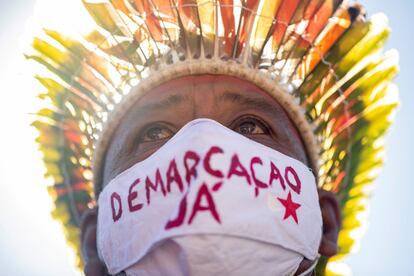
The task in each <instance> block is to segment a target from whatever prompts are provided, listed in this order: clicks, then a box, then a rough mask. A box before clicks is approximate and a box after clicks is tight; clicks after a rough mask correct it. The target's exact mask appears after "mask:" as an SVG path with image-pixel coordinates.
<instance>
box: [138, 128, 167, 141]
mask: <svg viewBox="0 0 414 276" xmlns="http://www.w3.org/2000/svg"><path fill="white" fill-rule="evenodd" d="M172 135H173V132H172V131H171V130H170V129H168V128H167V127H165V126H160V125H157V126H152V127H149V128H147V129H146V130H145V131H144V133H143V135H142V139H141V141H142V142H152V141H158V140H164V139H168V138H170V137H171V136H172Z"/></svg>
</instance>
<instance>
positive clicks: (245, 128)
mask: <svg viewBox="0 0 414 276" xmlns="http://www.w3.org/2000/svg"><path fill="white" fill-rule="evenodd" d="M235 130H236V131H237V132H239V133H240V134H243V135H256V134H266V133H269V131H268V129H267V128H266V127H265V126H264V124H263V123H261V122H259V121H258V120H256V119H245V120H242V121H240V122H239V123H238V124H237V125H236V128H235Z"/></svg>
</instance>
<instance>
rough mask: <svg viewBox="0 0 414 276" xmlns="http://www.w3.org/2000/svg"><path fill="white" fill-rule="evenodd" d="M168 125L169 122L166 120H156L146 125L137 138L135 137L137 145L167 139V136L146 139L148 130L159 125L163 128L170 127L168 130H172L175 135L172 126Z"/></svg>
mask: <svg viewBox="0 0 414 276" xmlns="http://www.w3.org/2000/svg"><path fill="white" fill-rule="evenodd" d="M168 125H169V124H167V123H165V122H154V123H149V124H147V125H145V126H144V127H143V128H142V130H141V131H140V132H139V133H138V135H137V139H135V143H136V145H139V144H143V143H150V142H159V141H164V140H165V139H167V138H165V139H159V140H153V141H144V139H145V135H147V134H148V131H149V130H150V129H152V128H156V127H159V128H162V129H168V131H170V132H171V134H172V135H174V131H173V130H171V128H170V127H168ZM172 135H171V136H172Z"/></svg>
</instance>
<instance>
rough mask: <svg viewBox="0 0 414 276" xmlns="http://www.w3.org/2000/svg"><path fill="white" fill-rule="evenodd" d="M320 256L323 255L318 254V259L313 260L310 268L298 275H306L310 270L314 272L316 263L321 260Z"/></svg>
mask: <svg viewBox="0 0 414 276" xmlns="http://www.w3.org/2000/svg"><path fill="white" fill-rule="evenodd" d="M320 257H321V255H320V254H318V256H317V257H316V259H315V261H314V262H313V264H312V265H311V266H310V267H309V268H308V269H306V270H305V271H304V272H302V273H301V274H299V275H298V276H306V275H308V274H309V272H312V271H313V270H314V269H315V267H316V265H317V264H318V261H319V258H320Z"/></svg>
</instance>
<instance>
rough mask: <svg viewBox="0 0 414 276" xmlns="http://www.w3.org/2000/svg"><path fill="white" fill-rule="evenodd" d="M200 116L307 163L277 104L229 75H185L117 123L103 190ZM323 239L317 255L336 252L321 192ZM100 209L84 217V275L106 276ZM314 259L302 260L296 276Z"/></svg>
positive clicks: (335, 226)
mask: <svg viewBox="0 0 414 276" xmlns="http://www.w3.org/2000/svg"><path fill="white" fill-rule="evenodd" d="M197 118H210V119H213V120H215V121H217V122H219V123H221V124H222V125H224V126H226V127H227V128H230V129H232V130H234V131H236V132H238V133H240V134H242V135H244V136H246V137H248V138H250V139H252V140H254V141H256V142H258V143H261V144H263V145H266V146H268V147H270V148H273V149H275V150H277V151H279V152H282V153H284V154H286V155H288V156H290V157H292V158H295V159H297V160H299V161H301V162H303V163H305V164H307V165H308V161H307V157H306V153H305V149H304V146H303V144H302V141H301V139H300V136H299V134H298V133H297V131H296V128H295V127H294V125H293V123H292V122H291V121H290V119H289V118H288V116H287V114H286V113H285V111H284V110H283V107H281V106H280V105H279V104H278V102H277V101H276V100H275V99H274V98H273V97H272V96H270V95H269V94H267V93H266V92H264V91H262V90H261V89H260V88H258V87H256V86H255V85H253V84H251V83H249V82H246V81H243V80H240V79H237V78H233V77H229V76H212V75H203V76H193V77H184V78H180V79H176V80H173V81H170V82H168V83H166V84H163V85H161V86H159V87H157V88H156V89H153V90H152V91H150V92H148V93H147V94H145V95H143V96H142V97H141V98H140V100H139V101H137V102H136V103H135V104H134V105H133V107H132V108H131V109H130V110H129V111H128V112H126V115H125V116H124V117H123V119H122V120H121V122H120V123H119V125H118V128H117V130H116V131H115V133H114V135H113V137H111V143H110V145H109V147H108V151H107V153H106V157H105V166H104V175H103V177H104V180H103V183H102V186H105V185H107V184H108V183H109V181H110V180H111V179H112V178H114V177H115V176H116V175H118V174H119V173H121V172H122V171H124V170H126V169H128V168H129V167H131V166H133V165H134V164H135V163H137V162H139V161H142V160H144V159H146V158H147V157H149V156H150V155H151V154H153V153H154V152H155V151H157V150H158V149H159V148H160V147H161V146H162V145H163V144H164V143H166V142H167V141H168V140H169V139H170V138H171V137H172V136H173V135H174V134H175V133H177V131H178V130H180V129H181V128H182V127H183V126H184V125H185V124H187V123H188V122H190V121H192V120H195V119H197ZM319 204H320V206H321V211H322V218H323V224H324V227H323V237H322V241H321V245H320V248H319V253H320V254H321V255H323V256H327V257H330V256H333V255H335V254H336V253H337V238H338V233H339V229H340V218H341V216H340V213H339V205H338V203H337V200H336V198H335V196H334V194H333V193H330V192H327V191H323V190H319ZM96 221H97V209H96V208H94V209H91V210H88V211H87V212H85V214H84V216H83V218H82V229H81V231H82V241H81V243H82V251H83V252H84V253H83V255H84V257H83V258H84V261H85V274H86V275H104V271H105V266H104V265H103V264H102V263H101V262H100V260H99V258H98V257H97V256H98V254H97V249H96ZM312 262H313V261H311V260H306V259H304V260H303V261H302V263H301V264H300V266H299V269H298V271H297V273H296V274H295V275H299V273H301V272H303V271H305V270H306V269H308V268H309V267H310V266H311V264H312Z"/></svg>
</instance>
